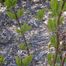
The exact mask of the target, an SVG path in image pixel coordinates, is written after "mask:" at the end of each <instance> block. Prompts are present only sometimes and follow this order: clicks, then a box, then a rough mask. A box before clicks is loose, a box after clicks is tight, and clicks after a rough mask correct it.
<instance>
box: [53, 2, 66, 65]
mask: <svg viewBox="0 0 66 66" xmlns="http://www.w3.org/2000/svg"><path fill="white" fill-rule="evenodd" d="M64 5H65V1H63V3H62V7H61V11H60V13H59V16H58V20H57V32H56V37H57V47H56V53H55V57H54V62H53V63H54V64H53V66H55V64H56V59H57V55H58V48H59V45H60V40H59V33H58V31H59V25H60V18H61V14H62V11H63V8H64Z"/></svg>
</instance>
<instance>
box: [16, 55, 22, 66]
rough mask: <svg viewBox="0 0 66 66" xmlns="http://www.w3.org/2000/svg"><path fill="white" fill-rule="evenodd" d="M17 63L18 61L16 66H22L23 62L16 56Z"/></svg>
mask: <svg viewBox="0 0 66 66" xmlns="http://www.w3.org/2000/svg"><path fill="white" fill-rule="evenodd" d="M15 61H16V64H17V66H22V63H21V62H22V60H21V58H19V57H18V56H16V57H15Z"/></svg>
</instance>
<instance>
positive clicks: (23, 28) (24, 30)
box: [21, 23, 31, 34]
mask: <svg viewBox="0 0 66 66" xmlns="http://www.w3.org/2000/svg"><path fill="white" fill-rule="evenodd" d="M30 29H31V26H30V25H28V24H27V23H24V24H23V25H22V26H21V32H22V34H24V33H25V32H26V31H29V30H30Z"/></svg>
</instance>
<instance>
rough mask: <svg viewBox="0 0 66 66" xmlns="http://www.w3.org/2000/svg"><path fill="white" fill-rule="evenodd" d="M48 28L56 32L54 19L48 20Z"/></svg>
mask: <svg viewBox="0 0 66 66" xmlns="http://www.w3.org/2000/svg"><path fill="white" fill-rule="evenodd" d="M48 28H49V30H50V31H56V29H57V21H56V19H54V18H51V19H49V21H48Z"/></svg>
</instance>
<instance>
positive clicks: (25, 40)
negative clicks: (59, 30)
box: [13, 9, 30, 55]
mask: <svg viewBox="0 0 66 66" xmlns="http://www.w3.org/2000/svg"><path fill="white" fill-rule="evenodd" d="M13 11H14V14H15V17H16V21H17V23H18V25H19V27H20V29H21V24H20V21H19V19H18V17H17V14H16V11H15V9H14V10H13ZM23 39H24V42H25V45H26V48H27V54H28V55H30V52H29V48H28V44H27V41H26V38H25V35H24V34H23Z"/></svg>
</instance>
